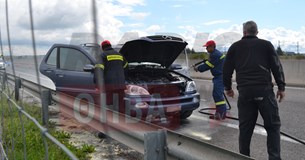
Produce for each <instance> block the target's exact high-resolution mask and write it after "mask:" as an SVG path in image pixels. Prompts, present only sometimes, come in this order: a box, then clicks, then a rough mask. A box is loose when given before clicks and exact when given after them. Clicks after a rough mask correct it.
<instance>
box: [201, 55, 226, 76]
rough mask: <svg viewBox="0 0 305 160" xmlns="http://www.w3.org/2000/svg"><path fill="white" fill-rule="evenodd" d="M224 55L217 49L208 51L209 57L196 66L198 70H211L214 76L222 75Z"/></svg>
mask: <svg viewBox="0 0 305 160" xmlns="http://www.w3.org/2000/svg"><path fill="white" fill-rule="evenodd" d="M224 57H225V56H224V55H223V54H222V53H221V52H220V51H219V50H217V49H215V50H214V51H213V52H212V53H210V57H209V59H208V60H206V61H205V62H204V63H203V64H202V65H200V66H198V71H200V72H204V71H207V70H211V73H212V75H213V76H214V77H218V76H221V75H222V67H223V62H224Z"/></svg>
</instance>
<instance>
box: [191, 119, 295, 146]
mask: <svg viewBox="0 0 305 160" xmlns="http://www.w3.org/2000/svg"><path fill="white" fill-rule="evenodd" d="M191 118H195V119H199V120H202V121H211V122H212V121H215V120H210V119H208V120H207V119H206V118H203V117H201V116H198V115H194V114H193V115H192V116H191ZM217 124H220V125H222V126H225V127H230V128H234V129H238V125H237V124H232V123H227V122H224V121H221V123H219V122H218V123H217ZM254 133H256V134H259V135H263V136H267V132H266V130H265V129H264V128H262V127H259V126H256V127H255V129H254ZM198 134H200V133H196V136H197V137H205V138H206V137H207V135H205V134H202V135H198ZM281 139H282V140H285V141H288V142H292V143H298V144H300V143H299V142H297V141H295V140H293V139H290V138H288V137H285V136H281Z"/></svg>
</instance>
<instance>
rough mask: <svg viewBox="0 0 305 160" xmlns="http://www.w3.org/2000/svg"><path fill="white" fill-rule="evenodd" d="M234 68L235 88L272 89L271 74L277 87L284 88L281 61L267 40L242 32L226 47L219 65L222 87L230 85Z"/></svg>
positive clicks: (228, 88) (228, 87) (227, 88)
mask: <svg viewBox="0 0 305 160" xmlns="http://www.w3.org/2000/svg"><path fill="white" fill-rule="evenodd" d="M234 70H235V71H236V82H237V89H238V90H239V91H241V90H243V89H259V90H265V89H269V88H270V89H272V88H273V84H272V77H271V72H272V74H273V76H274V79H275V82H276V83H277V86H278V89H279V90H281V91H284V90H285V78H284V72H283V68H282V65H281V63H280V60H279V58H278V55H277V53H276V52H275V50H274V47H273V45H272V44H271V42H269V41H266V40H262V39H259V38H257V37H256V36H244V37H243V38H242V39H241V40H239V41H237V42H235V43H234V44H232V46H231V47H230V48H229V50H228V53H227V56H226V60H225V63H224V68H223V82H224V86H225V90H230V89H232V80H231V78H232V74H233V71H234Z"/></svg>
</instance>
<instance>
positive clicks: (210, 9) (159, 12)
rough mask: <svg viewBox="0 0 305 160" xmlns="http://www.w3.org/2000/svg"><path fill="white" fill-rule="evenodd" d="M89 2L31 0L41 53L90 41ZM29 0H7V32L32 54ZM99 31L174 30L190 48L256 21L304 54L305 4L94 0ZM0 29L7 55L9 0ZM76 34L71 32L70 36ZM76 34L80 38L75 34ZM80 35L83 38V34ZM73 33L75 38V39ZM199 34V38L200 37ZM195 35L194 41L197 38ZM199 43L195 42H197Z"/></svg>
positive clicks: (111, 34)
mask: <svg viewBox="0 0 305 160" xmlns="http://www.w3.org/2000/svg"><path fill="white" fill-rule="evenodd" d="M91 2H92V1H91V0H73V1H71V0H60V1H59V0H32V5H33V16H34V17H33V18H34V28H35V37H36V43H37V48H38V54H45V52H46V51H47V49H48V48H49V47H50V46H51V45H52V44H53V43H72V42H73V43H77V40H82V41H86V42H88V41H92V39H88V36H86V37H83V36H84V35H86V33H92V31H93V23H92V9H91V5H92V4H91ZM28 3H29V2H28V0H8V12H9V14H8V18H9V31H10V39H11V44H12V48H13V50H12V52H13V55H19V54H32V53H33V52H32V50H31V49H29V46H31V31H30V18H29V5H28ZM96 4H97V6H96V7H97V10H98V15H97V17H98V34H99V35H100V36H101V37H102V38H100V39H99V40H102V39H108V40H110V41H112V42H113V43H114V44H116V43H119V41H120V40H121V38H122V37H123V35H124V33H126V32H132V33H133V34H131V35H132V36H133V37H135V36H137V35H138V36H146V35H151V34H155V33H176V34H179V35H181V36H182V37H184V38H185V40H186V41H187V42H188V43H189V46H188V47H189V48H196V49H202V47H200V46H201V45H202V43H204V41H206V40H209V39H214V40H215V41H216V43H218V44H219V46H225V47H223V48H222V50H225V49H227V47H228V46H229V45H230V44H231V43H233V42H234V41H236V40H238V39H240V37H241V33H242V30H241V29H242V23H243V22H245V21H247V20H254V21H256V22H257V24H258V27H259V34H258V37H259V38H263V39H267V40H270V41H271V42H272V43H273V44H274V46H275V47H277V46H278V44H280V45H281V47H282V49H283V50H284V51H293V52H297V49H299V52H302V53H305V24H304V21H303V20H302V19H304V18H303V17H302V15H304V14H305V13H304V12H305V10H304V6H305V2H303V1H288V0H256V1H251V2H249V1H244V0H232V1H227V0H218V1H217V0H201V1H199V0H96ZM0 12H1V14H0V27H1V39H2V43H3V46H4V48H3V49H4V54H5V55H7V54H9V52H8V47H7V41H8V38H7V31H8V30H7V27H6V26H7V23H6V8H5V0H0ZM72 35H73V36H72ZM75 36H76V37H77V38H75ZM79 36H81V37H82V38H79ZM71 37H74V38H71ZM196 37H197V39H196ZM195 39H196V40H195ZM194 45H195V46H194Z"/></svg>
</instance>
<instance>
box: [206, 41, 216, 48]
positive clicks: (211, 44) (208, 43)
mask: <svg viewBox="0 0 305 160" xmlns="http://www.w3.org/2000/svg"><path fill="white" fill-rule="evenodd" d="M208 46H216V43H215V42H214V41H213V40H210V41H207V43H206V44H204V45H203V47H208Z"/></svg>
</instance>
